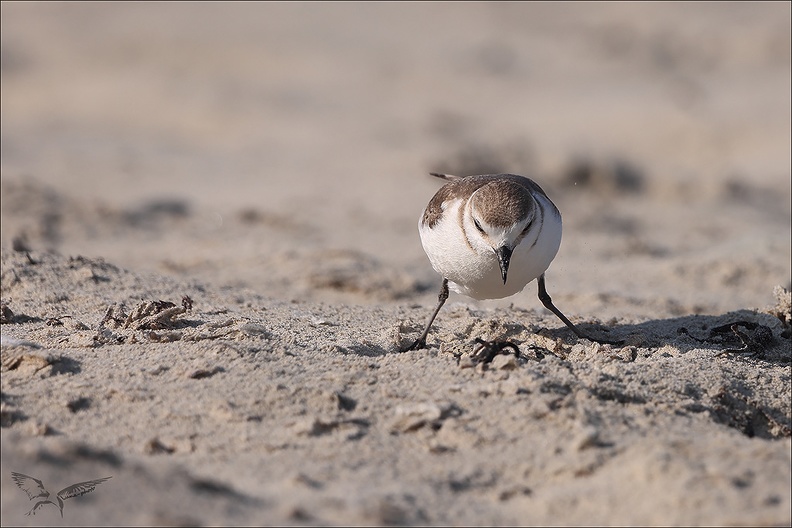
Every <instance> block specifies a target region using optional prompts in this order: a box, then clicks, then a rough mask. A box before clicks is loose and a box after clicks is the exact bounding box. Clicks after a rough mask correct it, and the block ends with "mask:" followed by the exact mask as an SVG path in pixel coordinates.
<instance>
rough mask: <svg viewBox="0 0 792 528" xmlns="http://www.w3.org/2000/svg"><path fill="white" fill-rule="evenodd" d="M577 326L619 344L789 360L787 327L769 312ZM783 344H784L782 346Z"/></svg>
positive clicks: (556, 334) (557, 333) (564, 333)
mask: <svg viewBox="0 0 792 528" xmlns="http://www.w3.org/2000/svg"><path fill="white" fill-rule="evenodd" d="M577 326H578V328H579V329H581V330H583V331H584V332H586V333H587V334H589V335H591V336H592V337H594V338H605V339H612V340H613V339H617V340H620V341H623V343H621V344H619V345H616V346H620V347H626V346H637V347H641V348H661V347H663V346H665V345H673V346H675V347H677V348H681V349H683V350H684V351H689V350H693V349H709V350H713V351H717V352H726V353H733V354H734V355H735V356H740V355H742V356H745V357H754V358H756V359H761V360H764V361H767V362H770V363H782V364H788V363H790V361H791V360H792V351H791V350H790V329H789V328H788V327H786V328H784V327H783V323H781V324H779V320H778V318H776V317H774V316H773V315H771V314H765V313H758V312H754V311H751V310H737V311H733V312H727V313H724V314H722V315H698V314H691V315H684V316H679V317H670V318H666V319H652V320H649V321H644V322H642V323H636V324H616V325H614V326H610V327H608V326H604V325H600V324H580V325H577ZM538 333H539V334H542V335H546V336H548V337H551V338H553V339H560V340H561V341H563V342H564V343H566V344H574V343H576V342H578V341H579V340H580V338H579V337H577V336H576V335H574V333H572V331H571V330H570V329H569V328H567V327H563V326H562V327H558V328H553V329H542V330H540V331H539V332H538ZM784 345H785V346H784Z"/></svg>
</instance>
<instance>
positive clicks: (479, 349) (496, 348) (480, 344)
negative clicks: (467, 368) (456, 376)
mask: <svg viewBox="0 0 792 528" xmlns="http://www.w3.org/2000/svg"><path fill="white" fill-rule="evenodd" d="M507 348H511V349H512V351H513V352H514V356H515V357H520V347H518V346H517V345H515V344H514V343H512V342H511V341H484V340H483V339H481V338H480V337H477V338H476V346H475V347H474V348H473V354H472V356H473V361H474V362H476V363H489V362H491V361H492V360H493V359H495V356H497V355H499V354H508V353H509V352H504V350H506V349H507Z"/></svg>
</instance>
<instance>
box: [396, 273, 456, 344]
mask: <svg viewBox="0 0 792 528" xmlns="http://www.w3.org/2000/svg"><path fill="white" fill-rule="evenodd" d="M447 299H448V279H443V284H442V286H440V294H439V295H438V296H437V308H435V311H434V313H433V314H432V317H430V318H429V322H428V323H427V324H426V328H424V331H423V334H421V337H419V338H418V339H417V340H416V341H415V343H413V344H412V345H410V346H409V347H407V348H405V349H404V350H402V352H407V351H408V350H420V349H422V348H426V336H428V335H429V329H430V328H431V327H432V323H434V320H435V317H437V314H438V313H439V312H440V308H442V307H443V304H445V302H446V300H447Z"/></svg>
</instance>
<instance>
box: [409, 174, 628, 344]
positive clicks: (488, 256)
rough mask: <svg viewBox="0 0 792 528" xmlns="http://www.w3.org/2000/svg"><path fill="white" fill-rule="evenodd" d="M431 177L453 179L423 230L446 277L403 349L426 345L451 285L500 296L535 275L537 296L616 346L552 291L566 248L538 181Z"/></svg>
mask: <svg viewBox="0 0 792 528" xmlns="http://www.w3.org/2000/svg"><path fill="white" fill-rule="evenodd" d="M430 174H431V175H432V176H436V177H438V178H442V179H444V180H448V183H446V184H445V185H444V186H443V187H441V188H440V190H438V191H437V193H436V194H435V195H434V196H433V197H432V199H431V200H430V201H429V205H427V206H426V209H424V212H423V214H422V215H421V218H420V220H419V223H418V231H419V233H420V235H421V244H423V248H424V251H425V252H426V255H427V256H428V257H429V261H430V262H431V264H432V267H433V268H434V269H435V271H437V272H438V273H439V274H440V275H441V276H442V278H443V282H442V285H441V287H440V294H439V296H438V303H437V307H436V308H435V310H434V312H433V313H432V315H431V317H430V318H429V322H428V323H427V324H426V328H425V329H424V331H423V333H422V334H421V336H420V337H419V338H418V339H417V340H416V341H415V342H414V343H413V344H412V345H410V346H409V347H407V348H406V349H405V350H418V349H421V348H425V347H426V336H427V335H428V334H429V329H430V328H431V326H432V323H433V322H434V320H435V318H436V317H437V314H438V312H439V311H440V308H441V307H442V306H443V304H444V303H445V301H446V300H447V299H448V289H449V287H450V288H451V289H452V290H453V291H455V292H457V293H460V294H462V295H466V296H468V297H472V298H473V299H477V300H482V299H501V298H503V297H509V296H510V295H514V294H515V293H518V292H520V291H522V290H523V288H525V286H526V285H527V284H528V283H529V282H531V281H533V280H534V279H536V281H537V285H538V288H539V300H540V301H542V304H543V305H544V306H545V307H546V308H547V309H548V310H550V311H551V312H553V313H554V314H555V315H556V316H558V318H559V319H561V320H562V321H563V322H564V324H566V325H567V326H568V327H569V328H571V329H572V331H573V332H574V333H575V335H577V336H578V337H581V338H586V339H590V340H592V341H597V342H600V343H611V344H616V343H617V342H614V341H609V340H607V339H599V338H594V337H591V336H588V335H586V334H584V333H583V332H581V331H580V330H579V329H578V328H577V327H576V326H575V325H574V324H572V322H571V321H570V320H569V319H567V317H566V316H565V315H564V314H563V313H561V311H560V310H559V309H558V308H556V307H555V305H554V304H553V301H552V299H551V298H550V295H549V294H548V293H547V289H546V287H545V276H544V274H545V271H546V270H547V268H548V267H549V266H550V263H551V262H552V261H553V258H555V256H556V253H557V252H558V248H559V246H560V245H561V213H559V211H558V209H557V208H556V206H555V204H553V202H552V201H551V200H550V198H548V197H547V194H546V193H545V192H544V191H543V190H542V188H541V187H539V185H538V184H536V183H535V182H534V181H532V180H530V179H528V178H526V177H524V176H517V175H515V174H487V175H480V176H465V177H459V176H451V175H448V174H439V173H434V172H433V173H430ZM492 345H493V346H496V347H499V348H503V347H504V346H506V345H509V346H514V345H511V344H508V343H503V344H500V345H498V344H497V343H494V344H492Z"/></svg>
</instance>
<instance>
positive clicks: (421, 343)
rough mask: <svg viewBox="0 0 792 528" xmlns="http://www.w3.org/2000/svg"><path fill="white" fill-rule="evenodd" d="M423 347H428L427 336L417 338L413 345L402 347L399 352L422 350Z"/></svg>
mask: <svg viewBox="0 0 792 528" xmlns="http://www.w3.org/2000/svg"><path fill="white" fill-rule="evenodd" d="M423 348H426V338H421V339H416V340H415V342H413V344H412V345H410V346H408V347H406V348H402V349H401V350H399V352H407V351H409V350H421V349H423Z"/></svg>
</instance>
